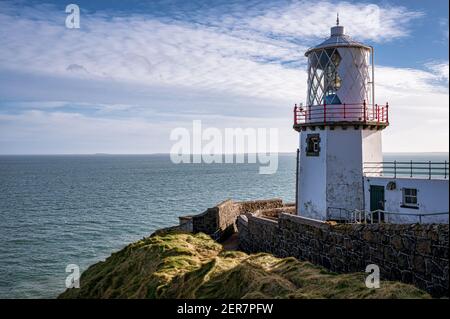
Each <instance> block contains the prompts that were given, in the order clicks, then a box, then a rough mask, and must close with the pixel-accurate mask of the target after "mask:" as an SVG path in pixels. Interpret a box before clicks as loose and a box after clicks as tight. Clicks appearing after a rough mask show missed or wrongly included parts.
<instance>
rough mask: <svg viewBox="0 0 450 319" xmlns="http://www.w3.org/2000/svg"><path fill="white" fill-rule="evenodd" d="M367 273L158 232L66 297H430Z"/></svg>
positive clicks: (94, 270) (87, 276)
mask: <svg viewBox="0 0 450 319" xmlns="http://www.w3.org/2000/svg"><path fill="white" fill-rule="evenodd" d="M366 275H367V274H364V273H352V274H335V273H332V272H329V271H326V270H325V269H324V268H322V267H319V266H314V265H313V264H311V263H309V262H302V261H298V260H297V259H295V258H284V259H280V258H275V257H273V256H272V255H270V254H263V253H260V254H252V255H247V254H245V253H243V252H239V251H225V250H223V247H222V245H220V244H218V243H217V242H215V241H214V240H212V239H211V238H210V237H209V236H207V235H204V234H201V233H200V234H190V233H180V232H176V231H175V232H168V233H164V232H161V233H156V234H155V235H153V236H150V237H147V238H144V239H142V240H140V241H138V242H135V243H133V244H130V245H128V246H127V247H125V248H124V249H122V250H120V251H119V252H117V253H113V254H112V255H111V256H110V257H109V258H107V259H106V260H105V261H102V262H99V263H96V264H94V265H92V266H91V267H89V268H88V269H87V270H86V271H85V272H84V273H83V274H82V275H81V279H80V288H72V289H67V290H66V291H65V292H64V293H62V294H61V295H59V297H58V298H430V296H429V295H428V294H427V293H426V292H423V291H421V290H419V289H417V288H415V287H414V286H411V285H407V284H403V283H399V282H390V281H381V288H379V289H369V288H367V287H366V286H365V284H364V280H365V276H366Z"/></svg>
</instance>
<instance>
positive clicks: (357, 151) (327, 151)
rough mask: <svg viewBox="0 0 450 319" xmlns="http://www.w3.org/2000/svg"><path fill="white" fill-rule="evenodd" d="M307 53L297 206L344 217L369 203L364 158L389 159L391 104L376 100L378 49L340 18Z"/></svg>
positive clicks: (297, 115) (306, 212) (297, 112)
mask: <svg viewBox="0 0 450 319" xmlns="http://www.w3.org/2000/svg"><path fill="white" fill-rule="evenodd" d="M305 56H306V57H307V58H308V83H307V100H306V104H305V105H300V106H297V105H296V106H295V107H294V129H295V130H296V131H298V132H299V152H298V161H297V165H298V166H297V172H298V173H297V183H296V187H297V191H296V204H297V205H296V210H297V214H298V215H300V216H304V217H308V218H313V219H318V220H339V219H342V218H344V217H345V216H346V215H345V212H349V211H355V210H363V209H364V208H365V191H364V175H363V163H364V162H382V160H383V158H382V149H381V131H382V130H383V129H385V128H386V127H387V126H388V125H389V116H388V112H389V110H388V107H389V106H388V104H387V103H385V104H382V105H380V104H376V103H375V92H374V64H373V60H374V59H373V58H374V50H373V48H372V47H371V46H368V45H365V44H362V43H360V42H357V41H354V40H353V39H351V38H350V37H349V36H348V35H346V34H345V32H344V27H343V26H341V25H339V18H338V19H337V21H336V25H335V26H333V27H332V28H331V35H330V37H329V38H328V39H326V40H325V41H324V42H322V43H321V44H319V45H317V46H315V47H312V48H310V49H308V50H307V51H306V53H305ZM376 173H377V172H373V171H372V174H374V176H376V175H377V174H376ZM380 175H381V171H380ZM382 204H383V203H380V205H381V206H380V207H381V208H383V207H382Z"/></svg>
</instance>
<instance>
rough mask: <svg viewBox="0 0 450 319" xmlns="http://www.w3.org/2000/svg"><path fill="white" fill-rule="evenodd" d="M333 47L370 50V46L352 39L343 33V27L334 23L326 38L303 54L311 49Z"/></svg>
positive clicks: (306, 54)
mask: <svg viewBox="0 0 450 319" xmlns="http://www.w3.org/2000/svg"><path fill="white" fill-rule="evenodd" d="M333 47H354V48H364V49H367V50H370V47H369V46H367V45H364V44H362V43H361V42H358V41H355V40H353V39H352V38H351V37H350V36H348V35H346V34H345V33H344V27H343V26H340V25H336V26H334V27H332V28H331V35H330V37H329V38H328V39H326V40H325V41H323V42H322V43H320V44H319V45H316V46H314V47H312V48H310V49H308V50H307V51H306V52H305V56H308V55H309V54H310V53H311V52H312V51H315V50H320V49H324V48H333Z"/></svg>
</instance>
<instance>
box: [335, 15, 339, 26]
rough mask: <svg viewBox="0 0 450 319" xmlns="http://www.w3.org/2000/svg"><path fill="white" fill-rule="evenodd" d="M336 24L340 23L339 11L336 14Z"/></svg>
mask: <svg viewBox="0 0 450 319" xmlns="http://www.w3.org/2000/svg"><path fill="white" fill-rule="evenodd" d="M336 25H339V12H338V13H337V14H336Z"/></svg>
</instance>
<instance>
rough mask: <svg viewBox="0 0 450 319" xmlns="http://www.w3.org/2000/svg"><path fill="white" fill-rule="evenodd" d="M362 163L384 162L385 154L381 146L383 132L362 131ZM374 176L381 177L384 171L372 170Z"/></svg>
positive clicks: (380, 169)
mask: <svg viewBox="0 0 450 319" xmlns="http://www.w3.org/2000/svg"><path fill="white" fill-rule="evenodd" d="M361 134H362V162H363V164H364V163H365V162H382V161H383V152H382V144H381V131H379V130H362V132H361ZM370 171H371V172H372V173H371V175H373V176H381V174H382V172H383V169H382V166H381V165H380V168H379V169H370Z"/></svg>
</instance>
